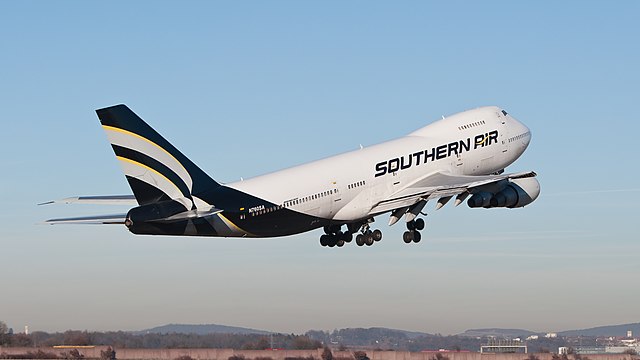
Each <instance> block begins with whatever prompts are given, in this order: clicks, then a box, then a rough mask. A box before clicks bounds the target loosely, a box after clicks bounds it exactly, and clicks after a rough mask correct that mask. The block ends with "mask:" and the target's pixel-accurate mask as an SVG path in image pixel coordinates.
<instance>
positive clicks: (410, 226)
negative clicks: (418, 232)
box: [407, 220, 416, 231]
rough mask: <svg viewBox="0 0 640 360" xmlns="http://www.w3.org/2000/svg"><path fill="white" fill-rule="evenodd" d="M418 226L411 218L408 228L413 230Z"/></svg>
mask: <svg viewBox="0 0 640 360" xmlns="http://www.w3.org/2000/svg"><path fill="white" fill-rule="evenodd" d="M415 228H416V222H415V221H413V220H411V221H409V222H408V223H407V230H409V231H412V230H415Z"/></svg>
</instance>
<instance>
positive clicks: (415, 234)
mask: <svg viewBox="0 0 640 360" xmlns="http://www.w3.org/2000/svg"><path fill="white" fill-rule="evenodd" d="M420 240H422V234H420V233H419V232H417V231H414V232H413V242H414V243H416V244H417V243H419V242H420Z"/></svg>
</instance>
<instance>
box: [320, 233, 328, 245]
mask: <svg viewBox="0 0 640 360" xmlns="http://www.w3.org/2000/svg"><path fill="white" fill-rule="evenodd" d="M320 245H322V246H327V245H329V235H322V236H320Z"/></svg>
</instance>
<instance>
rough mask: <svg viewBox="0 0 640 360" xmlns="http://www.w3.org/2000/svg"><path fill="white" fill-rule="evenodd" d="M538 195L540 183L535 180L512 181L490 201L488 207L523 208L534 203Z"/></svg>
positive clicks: (531, 178)
mask: <svg viewBox="0 0 640 360" xmlns="http://www.w3.org/2000/svg"><path fill="white" fill-rule="evenodd" d="M538 195H540V183H539V182H538V180H536V178H533V177H530V178H522V179H514V180H511V181H510V182H509V184H508V185H507V186H506V187H505V188H504V189H503V190H502V191H500V192H499V193H497V194H495V195H494V196H493V197H492V198H491V200H490V207H507V208H517V207H523V206H526V205H529V204H531V203H532V202H534V201H535V200H536V199H537V198H538Z"/></svg>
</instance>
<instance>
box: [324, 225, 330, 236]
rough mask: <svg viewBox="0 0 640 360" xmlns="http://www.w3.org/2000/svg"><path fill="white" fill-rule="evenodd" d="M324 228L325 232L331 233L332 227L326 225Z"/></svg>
mask: <svg viewBox="0 0 640 360" xmlns="http://www.w3.org/2000/svg"><path fill="white" fill-rule="evenodd" d="M322 229H323V230H324V233H325V234H327V235H330V234H331V227H330V226H329V225H325V226H324V227H323V228H322Z"/></svg>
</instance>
